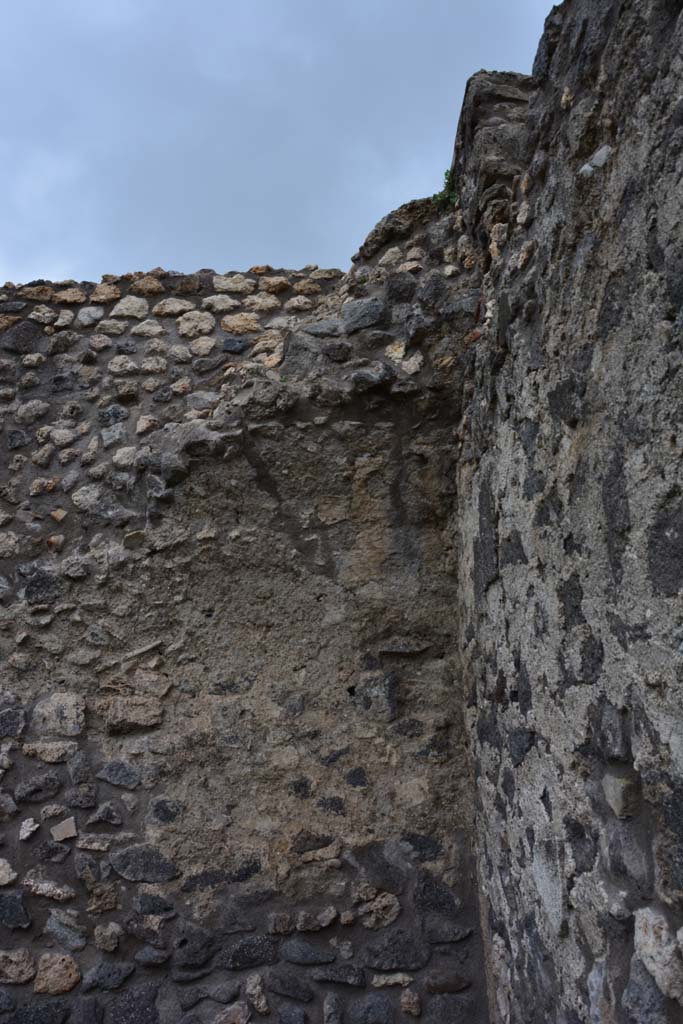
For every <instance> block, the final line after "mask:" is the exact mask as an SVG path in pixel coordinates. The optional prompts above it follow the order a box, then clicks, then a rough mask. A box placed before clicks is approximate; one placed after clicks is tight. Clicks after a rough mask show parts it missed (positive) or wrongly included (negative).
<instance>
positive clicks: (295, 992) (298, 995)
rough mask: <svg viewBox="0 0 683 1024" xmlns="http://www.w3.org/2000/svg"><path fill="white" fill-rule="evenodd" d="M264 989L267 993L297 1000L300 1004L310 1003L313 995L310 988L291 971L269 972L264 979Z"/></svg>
mask: <svg viewBox="0 0 683 1024" xmlns="http://www.w3.org/2000/svg"><path fill="white" fill-rule="evenodd" d="M266 988H267V989H268V991H269V992H276V993H277V994H278V995H279V996H287V997H288V998H289V999H298V1000H299V1002H301V1003H310V1002H311V1000H312V999H313V997H314V995H315V993H314V991H313V989H312V988H311V986H310V985H308V984H307V983H306V982H305V981H304V980H303V979H302V978H299V977H297V975H296V974H294V972H293V971H271V972H270V974H269V975H268V977H267V978H266Z"/></svg>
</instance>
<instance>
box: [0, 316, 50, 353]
mask: <svg viewBox="0 0 683 1024" xmlns="http://www.w3.org/2000/svg"><path fill="white" fill-rule="evenodd" d="M16 320H17V318H16V317H11V318H10V321H11V322H10V324H9V325H8V326H6V329H5V330H3V331H2V337H1V339H0V341H1V344H2V348H4V349H6V350H7V351H8V352H16V353H17V354H18V355H26V354H27V353H29V352H38V351H39V349H40V348H41V343H42V342H43V339H44V335H43V331H42V328H41V327H40V325H39V324H37V323H36V322H35V321H33V320H20V321H19V322H18V323H17V322H16ZM5 324H7V321H5Z"/></svg>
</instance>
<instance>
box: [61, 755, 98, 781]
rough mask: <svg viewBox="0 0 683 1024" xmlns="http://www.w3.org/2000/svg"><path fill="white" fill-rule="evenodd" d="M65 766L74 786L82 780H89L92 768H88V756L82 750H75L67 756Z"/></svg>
mask: <svg viewBox="0 0 683 1024" xmlns="http://www.w3.org/2000/svg"><path fill="white" fill-rule="evenodd" d="M66 767H67V771H68V772H69V778H70V779H71V781H72V782H73V784H74V786H78V785H80V784H81V783H82V782H90V781H91V779H92V770H91V768H90V764H89V762H88V758H87V757H86V756H85V754H84V753H83V751H82V750H77V751H76V753H75V754H74V756H73V757H70V758H69V760H68V761H67V762H66Z"/></svg>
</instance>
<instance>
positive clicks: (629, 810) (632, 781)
mask: <svg viewBox="0 0 683 1024" xmlns="http://www.w3.org/2000/svg"><path fill="white" fill-rule="evenodd" d="M602 790H603V793H604V794H605V800H606V801H607V803H608V804H609V806H610V809H611V811H612V813H613V814H614V815H615V817H617V818H631V817H633V815H634V814H635V813H636V811H637V810H638V803H639V800H640V781H639V780H638V779H637V778H633V777H632V776H629V775H622V774H616V773H614V772H612V771H608V772H607V773H606V774H605V775H604V776H603V779H602Z"/></svg>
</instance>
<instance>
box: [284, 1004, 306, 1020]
mask: <svg viewBox="0 0 683 1024" xmlns="http://www.w3.org/2000/svg"><path fill="white" fill-rule="evenodd" d="M277 1019H278V1024H306V1021H307V1020H308V1017H307V1015H306V1011H305V1010H304V1008H303V1007H302V1006H281V1007H280V1009H279V1010H278V1015H277Z"/></svg>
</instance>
